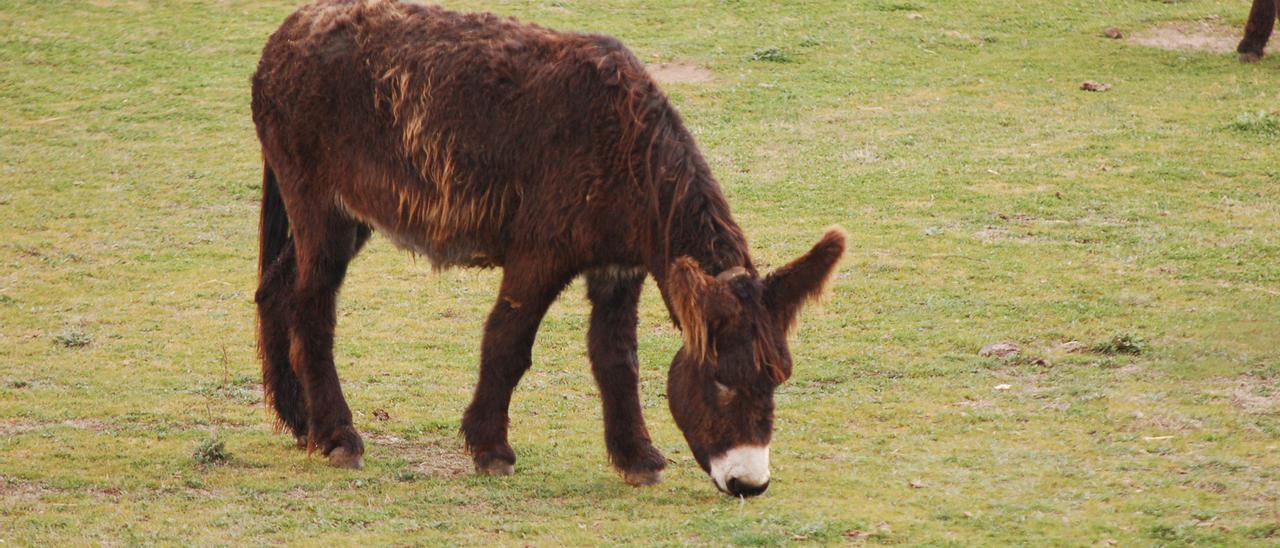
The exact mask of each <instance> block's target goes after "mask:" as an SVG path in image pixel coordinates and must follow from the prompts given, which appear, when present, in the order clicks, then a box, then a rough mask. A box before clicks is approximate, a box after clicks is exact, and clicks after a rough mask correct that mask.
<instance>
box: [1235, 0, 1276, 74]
mask: <svg viewBox="0 0 1280 548" xmlns="http://www.w3.org/2000/svg"><path fill="white" fill-rule="evenodd" d="M1277 9H1280V0H1253V8H1252V9H1250V10H1249V22H1247V23H1245V26H1244V39H1243V40H1241V41H1240V45H1239V46H1236V52H1237V53H1239V54H1240V60H1241V61H1244V62H1246V63H1249V62H1253V61H1257V60H1259V59H1262V52H1263V50H1264V49H1265V48H1266V47H1267V40H1268V39H1270V38H1271V30H1272V29H1273V28H1274V27H1275V24H1276V11H1277Z"/></svg>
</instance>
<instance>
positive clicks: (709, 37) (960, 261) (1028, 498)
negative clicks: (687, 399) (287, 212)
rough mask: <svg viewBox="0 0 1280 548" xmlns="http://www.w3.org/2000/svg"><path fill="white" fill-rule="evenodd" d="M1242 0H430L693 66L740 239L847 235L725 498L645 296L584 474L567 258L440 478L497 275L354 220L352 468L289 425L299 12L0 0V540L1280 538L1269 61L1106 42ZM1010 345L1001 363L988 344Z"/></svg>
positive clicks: (348, 346) (706, 146) (1279, 310)
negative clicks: (628, 379)
mask: <svg viewBox="0 0 1280 548" xmlns="http://www.w3.org/2000/svg"><path fill="white" fill-rule="evenodd" d="M1246 4H1247V3H1244V2H1240V1H1227V0H1196V1H1192V2H1154V1H1144V0H1127V1H1116V2H1096V1H1085V0H1053V1H1051V0H1027V1H1024V2H1005V1H1000V0H947V1H945V2H944V1H942V0H911V1H909V2H908V1H896V0H895V1H887V0H885V1H881V0H874V1H842V0H830V1H819V0H814V1H807V2H771V1H765V0H720V1H707V2H677V1H653V2H623V1H619V0H606V1H600V2H586V1H579V0H560V1H556V2H536V1H505V2H479V1H458V2H448V5H450V6H453V7H456V8H460V9H491V10H493V11H496V12H500V13H504V14H511V15H517V16H520V17H522V18H524V19H526V20H530V21H536V22H539V23H542V24H546V25H550V26H553V27H557V28H562V29H577V30H590V31H598V32H604V33H609V34H613V35H616V36H618V37H619V38H621V39H622V40H623V41H624V42H625V43H627V44H628V45H629V46H630V47H631V48H632V49H633V50H634V51H635V52H636V53H637V55H639V56H640V57H641V58H642V59H644V60H645V61H646V62H663V61H672V60H675V61H681V62H690V63H695V64H699V65H702V66H705V67H707V68H708V69H710V70H711V71H713V73H714V74H715V79H714V81H712V82H710V83H702V84H670V85H668V86H666V88H667V89H668V91H669V92H670V94H671V96H672V98H673V101H674V102H675V103H676V104H677V105H678V106H679V107H680V109H681V111H682V112H683V114H684V116H685V117H686V119H687V122H688V125H689V126H690V127H691V129H692V131H693V132H694V133H695V134H696V136H697V138H698V139H699V141H700V144H701V146H702V149H703V152H704V154H705V155H706V156H707V158H708V161H709V162H710V163H711V165H712V167H713V169H714V171H715V172H716V173H717V174H718V176H719V177H720V179H721V182H722V183H723V184H724V187H725V189H726V192H727V193H728V195H729V198H730V201H731V203H732V204H733V207H734V212H735V215H736V216H737V219H738V220H739V222H740V224H742V225H743V227H744V229H745V230H746V232H747V235H748V237H749V238H750V240H751V242H752V244H753V246H754V250H755V254H756V257H757V259H758V261H759V262H760V263H762V264H765V265H772V266H777V265H780V264H783V262H785V261H787V260H789V259H791V258H793V257H795V256H797V255H798V254H800V253H801V252H803V251H804V250H805V249H807V247H808V245H810V244H812V242H813V241H815V240H816V239H817V238H818V237H819V236H820V234H821V232H822V229H823V227H825V226H827V225H829V224H834V223H838V224H841V225H843V226H844V227H845V228H847V229H848V230H849V233H850V252H849V254H848V256H847V258H846V260H845V262H844V264H843V266H842V268H841V269H840V271H839V274H838V275H837V276H836V278H835V279H834V284H833V286H834V287H833V288H832V291H831V295H830V296H829V298H828V299H827V300H826V301H825V303H824V304H823V305H822V306H820V307H815V308H812V309H810V310H808V311H807V312H806V314H805V316H804V318H803V320H802V324H801V326H800V328H799V330H798V331H797V333H796V334H795V336H794V340H793V353H794V357H795V361H796V369H795V376H794V377H793V378H792V380H791V381H790V382H789V383H788V384H786V385H785V386H784V387H783V388H781V389H780V391H779V393H778V396H777V405H778V417H777V430H776V432H775V441H774V444H773V474H774V481H773V485H772V487H771V488H770V489H769V492H768V493H767V494H765V495H764V496H763V497H760V498H757V499H753V500H747V501H740V500H734V499H729V498H727V497H723V496H721V495H718V494H716V492H715V491H714V489H713V488H712V487H711V485H710V482H709V480H708V479H707V478H706V477H705V475H704V474H703V473H702V472H701V471H700V470H699V469H698V468H697V466H696V464H695V463H694V462H693V460H692V459H691V457H690V455H689V452H688V449H687V448H686V446H685V444H684V441H683V440H682V438H681V437H680V434H679V432H678V431H677V430H676V428H675V427H674V425H673V424H672V422H671V419H670V417H669V415H668V413H667V411H666V409H665V402H664V400H663V399H662V396H661V394H662V390H663V383H664V381H665V366H666V364H667V363H669V360H670V357H671V355H672V353H673V352H674V350H675V348H676V347H677V346H678V344H679V343H678V336H677V334H676V333H675V331H674V330H673V329H672V328H671V327H670V326H669V324H668V322H667V320H666V319H665V311H664V310H663V309H662V305H661V303H660V301H659V299H658V298H657V296H656V292H655V291H653V288H652V287H649V288H648V289H647V290H646V295H645V299H644V302H643V309H642V317H641V328H640V329H641V331H640V337H641V341H640V344H641V362H642V364H643V365H642V369H643V373H642V375H643V387H642V390H643V399H644V405H645V408H646V411H647V417H648V419H649V422H650V427H651V429H652V431H653V434H654V437H655V441H656V443H657V445H658V446H659V448H660V449H662V450H663V451H664V452H665V453H666V454H667V456H668V457H670V458H671V459H672V460H673V463H672V465H671V466H670V468H669V470H668V473H667V479H666V481H665V482H664V483H663V484H661V485H659V486H657V487H652V488H643V489H633V488H630V487H627V486H626V485H624V484H623V483H622V481H621V480H620V479H619V478H618V477H617V476H616V475H615V474H614V473H613V472H612V471H611V470H610V468H609V466H608V465H607V463H606V459H605V453H604V447H603V442H602V435H601V424H600V407H599V403H598V400H597V397H596V393H595V388H594V385H593V383H592V381H591V377H590V373H589V366H588V363H587V361H586V358H585V351H584V338H585V328H586V325H585V324H586V314H587V308H586V304H585V298H584V297H583V294H582V293H583V291H582V287H581V285H580V284H579V285H576V286H574V287H573V288H571V290H569V291H567V292H566V293H565V295H564V296H563V297H562V299H561V301H560V302H559V303H558V304H556V305H555V306H554V307H553V309H552V310H551V312H550V314H549V315H548V317H547V320H546V322H545V324H544V326H543V329H542V331H541V334H540V336H539V339H538V343H537V346H536V348H535V350H534V354H535V365H534V368H533V369H532V370H531V372H530V373H529V375H528V376H527V377H526V379H525V381H524V383H523V384H522V385H521V387H520V389H519V390H518V391H517V394H516V399H515V402H514V404H513V411H512V421H513V424H512V434H511V440H512V443H513V445H514V446H515V448H516V452H517V454H518V455H519V459H520V460H519V462H518V464H517V468H518V471H517V474H516V475H515V476H513V477H510V478H503V479H491V478H480V477H474V476H471V475H469V474H466V473H465V472H466V470H467V468H468V461H467V460H466V458H465V457H463V456H462V452H461V451H462V450H461V443H460V441H459V439H458V435H457V430H458V420H459V417H460V416H461V413H462V410H463V408H464V406H465V405H466V403H467V401H468V397H469V395H470V390H471V387H472V384H473V382H474V379H475V375H476V365H475V364H476V360H477V351H478V346H479V334H480V329H481V325H482V323H483V320H484V316H485V314H486V312H487V309H488V307H489V305H490V303H491V302H492V301H493V299H494V290H495V287H496V284H497V279H498V278H497V273H496V272H493V271H475V270H455V271H448V272H443V273H433V272H431V271H430V268H429V265H428V264H426V262H425V261H423V260H417V261H415V260H413V259H411V258H410V257H409V256H408V255H407V254H406V253H404V252H401V251H397V250H395V249H394V248H393V247H392V246H391V245H390V244H389V243H388V242H386V241H385V240H382V239H375V240H374V242H373V243H372V244H371V245H370V247H369V248H368V250H367V251H366V252H365V253H364V254H362V255H361V257H360V258H359V259H357V261H356V262H355V263H354V264H353V267H352V269H351V273H350V277H349V281H348V284H347V285H346V287H345V289H344V293H343V295H342V298H341V302H340V309H341V312H340V314H341V316H340V319H339V333H338V342H337V355H338V361H339V372H340V374H341V375H342V377H343V379H344V388H345V390H346V393H347V395H348V398H349V400H350V402H351V405H352V408H353V410H354V412H355V414H356V421H357V426H358V427H359V428H360V429H361V430H362V432H364V434H365V436H366V446H367V448H368V453H367V455H366V459H365V463H366V468H365V469H364V470H362V471H356V472H352V471H341V470H334V469H330V468H329V467H327V466H326V465H325V463H324V461H323V460H322V459H319V458H314V457H312V458H308V457H307V456H306V455H305V454H304V453H302V452H299V451H297V450H296V449H294V448H293V444H292V440H289V439H286V437H285V436H281V435H277V434H273V433H272V431H271V428H270V419H269V417H268V416H267V413H266V412H265V410H264V409H263V408H262V405H261V402H260V387H259V386H258V385H257V384H256V383H257V382H258V381H257V365H256V362H255V358H254V336H253V322H254V319H253V318H254V311H253V304H252V294H253V288H254V272H255V261H256V250H255V234H256V222H257V220H256V219H257V199H258V194H259V178H260V160H259V155H258V150H257V145H256V140H255V137H254V133H253V127H252V123H251V121H250V117H249V112H248V105H249V85H248V78H249V75H250V74H251V73H252V71H253V69H254V67H255V63H256V61H257V54H258V52H259V51H260V48H261V47H262V44H263V43H264V42H265V40H266V37H267V35H268V34H269V33H270V32H271V31H272V30H273V29H274V28H275V26H276V25H278V23H279V22H280V20H281V19H282V18H283V17H284V16H285V15H286V14H287V13H288V12H289V11H290V9H291V8H292V6H291V3H290V2H269V3H262V2H247V1H237V0H228V1H218V2H213V1H207V2H197V1H182V2H145V1H140V0H139V1H121V2H111V1H93V2H88V3H80V2H63V1H53V0H44V1H35V0H7V1H6V2H4V3H2V4H0V226H3V238H0V541H4V542H9V543H21V544H53V545H65V544H86V543H111V544H118V543H128V544H135V543H183V544H246V543H255V544H256V543H262V542H273V543H274V542H291V541H309V542H314V541H322V540H323V541H334V540H336V541H339V542H342V543H352V544H354V543H435V542H446V543H467V544H471V543H474V544H491V543H504V544H525V543H529V544H560V543H564V544H583V543H602V544H603V543H615V542H626V541H630V542H644V543H650V542H658V543H671V544H677V543H695V544H703V543H705V544H727V543H733V544H785V543H789V542H799V541H810V542H819V543H838V542H855V543H861V542H868V543H906V544H935V545H944V544H955V545H974V544H991V543H1028V544H1037V545H1038V544H1069V545H1078V544H1092V543H1096V542H1100V541H1105V540H1108V539H1111V540H1115V541H1118V542H1119V543H1121V544H1122V545H1134V544H1137V545H1144V544H1152V545H1154V544H1192V543H1207V544H1245V543H1259V544H1268V543H1271V544H1274V543H1276V542H1280V513H1278V512H1280V507H1278V506H1277V504H1278V502H1277V493H1280V345H1277V342H1280V335H1278V334H1280V198H1277V196H1280V163H1278V162H1277V159H1278V157H1277V154H1276V150H1277V149H1276V139H1275V138H1276V135H1277V129H1276V128H1277V123H1276V120H1277V116H1278V114H1277V110H1276V109H1277V108H1280V87H1278V86H1277V82H1278V81H1280V61H1277V59H1276V58H1267V59H1265V60H1263V62H1261V63H1259V64H1256V65H1241V64H1239V63H1237V62H1236V61H1235V60H1234V58H1233V57H1232V56H1231V55H1230V54H1227V53H1221V54H1217V53H1202V52H1185V51H1183V52H1174V51H1164V50H1159V49H1153V48H1147V47H1143V46H1138V45H1134V44H1131V43H1127V42H1125V41H1122V40H1109V39H1106V38H1102V37H1100V31H1101V29H1103V28H1106V27H1109V26H1118V27H1120V28H1122V29H1125V30H1137V29H1142V28H1146V27H1150V26H1153V25H1156V24H1159V23H1162V22H1167V21H1196V20H1201V19H1204V18H1208V17H1214V16H1217V17H1221V22H1222V23H1223V24H1226V25H1231V26H1235V27H1237V28H1239V26H1240V25H1241V24H1242V23H1243V19H1244V16H1245V11H1246ZM917 14H918V15H919V16H917ZM769 61H785V62H769ZM1084 80H1096V81H1100V82H1104V83H1108V84H1111V85H1112V88H1111V90H1110V91H1108V92H1105V93H1088V92H1083V91H1080V90H1079V86H1080V83H1081V82H1082V81H1084ZM1000 341H1010V342H1015V343H1017V344H1018V345H1019V346H1020V347H1021V348H1022V351H1021V352H1020V353H1018V354H1016V355H1014V356H1011V357H1008V358H1005V359H999V358H982V357H979V356H978V355H977V351H978V349H979V348H981V347H982V346H984V345H986V344H990V343H994V342H1000ZM1068 341H1079V344H1078V345H1075V346H1077V347H1079V349H1077V350H1076V351H1072V352H1069V351H1067V350H1066V349H1064V348H1062V347H1060V345H1061V344H1062V343H1065V342H1068ZM1131 347H1132V348H1133V349H1136V350H1137V351H1136V352H1134V351H1130V350H1126V349H1129V348H1131ZM1003 385H1008V386H1003ZM997 386H999V387H1000V389H997V388H996V387H997ZM375 411H382V412H384V413H385V415H384V416H385V417H386V418H385V419H379V418H376V417H375ZM218 441H221V442H223V443H225V446H223V447H222V448H220V449H217V450H216V451H214V449H215V447H214V445H206V444H216V443H217V442H218ZM200 450H203V452H200ZM198 454H200V455H204V456H205V457H211V456H214V455H222V456H226V455H228V454H229V455H230V458H229V459H221V458H217V459H212V460H209V459H208V458H206V459H204V460H209V462H211V463H212V462H217V464H202V463H201V462H198V461H200V460H202V459H201V457H199V456H197V455H198Z"/></svg>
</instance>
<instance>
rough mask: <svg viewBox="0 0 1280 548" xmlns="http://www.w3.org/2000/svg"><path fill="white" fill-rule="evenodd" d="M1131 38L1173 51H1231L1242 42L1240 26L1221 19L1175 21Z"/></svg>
mask: <svg viewBox="0 0 1280 548" xmlns="http://www.w3.org/2000/svg"><path fill="white" fill-rule="evenodd" d="M1128 41H1129V42H1131V43H1134V44H1138V45H1141V46H1148V47H1153V48H1160V49H1167V50H1172V51H1202V52H1210V53H1231V52H1233V51H1235V50H1236V43H1237V42H1239V41H1240V29H1237V28H1235V27H1232V26H1228V25H1224V24H1222V23H1221V22H1218V21H1173V22H1169V23H1162V24H1159V25H1156V26H1154V27H1151V28H1149V29H1143V30H1140V31H1137V32H1134V33H1133V34H1131V35H1129V38H1128Z"/></svg>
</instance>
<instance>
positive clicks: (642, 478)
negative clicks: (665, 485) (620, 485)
mask: <svg viewBox="0 0 1280 548" xmlns="http://www.w3.org/2000/svg"><path fill="white" fill-rule="evenodd" d="M622 481H625V482H627V485H630V486H632V487H643V486H645V485H657V484H659V483H661V482H662V470H636V471H627V470H623V471H622Z"/></svg>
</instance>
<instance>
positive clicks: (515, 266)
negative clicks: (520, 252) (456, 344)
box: [462, 258, 571, 476]
mask: <svg viewBox="0 0 1280 548" xmlns="http://www.w3.org/2000/svg"><path fill="white" fill-rule="evenodd" d="M570 277H571V276H570V275H568V274H564V273H560V272H555V271H553V270H552V269H550V268H548V267H547V265H543V264H529V263H526V262H523V261H517V260H510V258H509V260H508V262H507V264H506V266H505V268H504V272H503V276H502V287H501V289H500V290H499V294H498V302H497V304H495V305H494V306H493V311H492V312H490V313H489V320H488V321H487V322H485V326H484V341H483V342H482V343H481V348H480V381H479V382H478V383H477V384H476V391H475V394H474V395H473V396H472V398H471V405H469V406H467V411H466V413H465V414H463V416H462V434H463V437H464V438H465V441H466V445H467V451H468V452H469V453H471V458H472V460H473V461H474V462H475V466H476V472H478V473H480V474H486V475H499V476H505V475H510V474H512V473H514V472H515V462H516V454H515V451H513V450H512V449H511V445H510V444H508V443H507V425H508V416H507V410H508V408H509V407H510V404H511V392H512V391H513V390H515V388H516V384H517V383H519V382H520V377H521V376H523V375H524V372H525V370H527V369H529V364H530V360H531V352H532V350H533V340H534V337H535V336H536V335H537V333H538V324H539V323H541V322H542V316H543V314H545V313H546V312H547V308H548V307H550V306H551V303H552V301H554V300H555V299H556V296H557V295H559V294H560V290H561V289H564V286H565V284H567V283H568V282H569V279H570Z"/></svg>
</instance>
